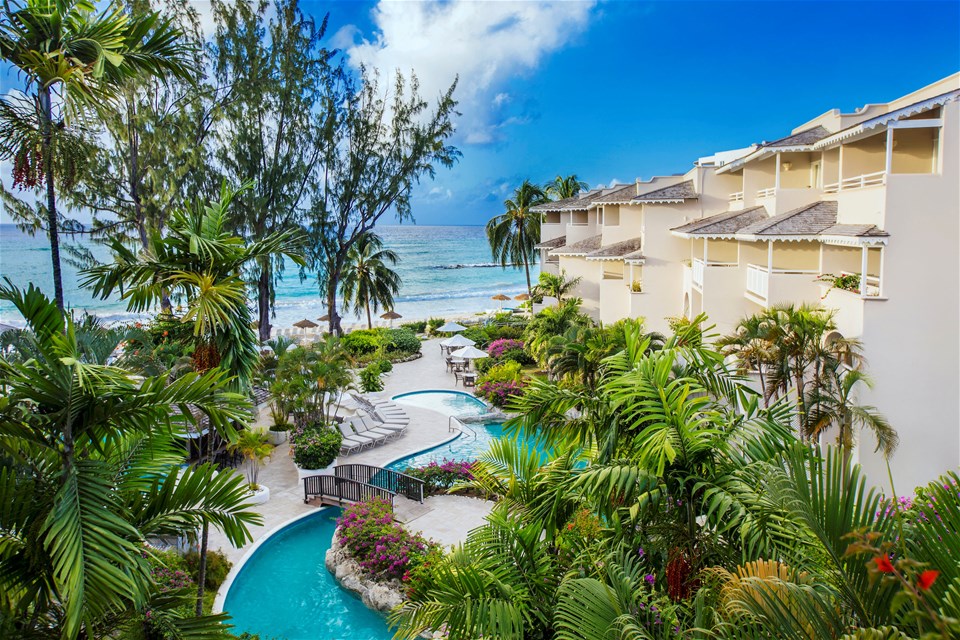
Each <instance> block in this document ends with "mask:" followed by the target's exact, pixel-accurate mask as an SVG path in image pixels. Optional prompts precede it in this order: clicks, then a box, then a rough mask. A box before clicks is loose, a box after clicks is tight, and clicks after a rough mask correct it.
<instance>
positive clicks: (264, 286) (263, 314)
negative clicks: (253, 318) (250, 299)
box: [257, 258, 273, 342]
mask: <svg viewBox="0 0 960 640" xmlns="http://www.w3.org/2000/svg"><path fill="white" fill-rule="evenodd" d="M267 261H268V262H269V258H268V259H267ZM270 276H271V274H270V265H269V264H267V265H260V278H259V279H258V280H257V320H259V321H260V329H259V332H260V342H266V341H267V340H269V339H270V330H271V329H272V328H273V327H272V326H271V325H270Z"/></svg>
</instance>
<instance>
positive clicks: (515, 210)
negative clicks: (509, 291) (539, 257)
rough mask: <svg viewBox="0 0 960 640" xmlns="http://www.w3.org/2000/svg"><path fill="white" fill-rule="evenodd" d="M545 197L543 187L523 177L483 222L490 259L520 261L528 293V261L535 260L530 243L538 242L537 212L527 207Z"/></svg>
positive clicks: (534, 252)
mask: <svg viewBox="0 0 960 640" xmlns="http://www.w3.org/2000/svg"><path fill="white" fill-rule="evenodd" d="M546 200H547V197H546V194H545V193H544V192H543V189H541V188H540V187H538V186H537V185H535V184H533V183H531V182H530V181H529V180H524V181H523V183H522V184H521V185H520V186H519V187H517V188H516V190H515V191H514V193H513V197H512V198H509V199H507V200H505V201H504V203H503V208H504V210H505V211H504V213H501V214H498V215H496V216H494V217H493V218H491V219H490V221H489V222H487V228H486V230H487V240H488V241H489V242H490V251H491V253H492V254H493V259H494V260H495V261H496V262H498V263H499V264H502V265H503V266H505V267H506V266H510V265H523V269H524V272H525V273H526V276H527V293H530V291H531V289H532V285H531V283H530V263H531V262H533V261H535V260H536V252H537V250H536V249H534V246H535V245H536V244H537V243H539V242H540V214H539V213H537V212H535V211H531V210H530V208H531V207H534V206H536V205H538V204H542V203H543V202H545V201H546Z"/></svg>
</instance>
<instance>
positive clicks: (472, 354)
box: [450, 347, 490, 360]
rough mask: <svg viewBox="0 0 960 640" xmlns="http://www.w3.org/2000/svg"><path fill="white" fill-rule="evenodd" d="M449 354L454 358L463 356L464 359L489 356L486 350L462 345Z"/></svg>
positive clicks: (477, 358)
mask: <svg viewBox="0 0 960 640" xmlns="http://www.w3.org/2000/svg"><path fill="white" fill-rule="evenodd" d="M450 355H451V356H453V357H454V358H463V359H464V360H479V359H480V358H489V357H490V356H489V355H488V354H487V352H486V351H481V350H480V349H477V348H476V347H464V348H463V349H457V350H456V351H454V352H453V353H451V354H450Z"/></svg>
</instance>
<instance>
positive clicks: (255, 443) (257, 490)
mask: <svg viewBox="0 0 960 640" xmlns="http://www.w3.org/2000/svg"><path fill="white" fill-rule="evenodd" d="M229 449H230V451H232V452H240V455H242V456H243V457H244V459H245V460H246V461H247V469H246V476H247V486H248V487H249V488H250V493H251V497H252V499H251V503H253V504H263V503H264V502H266V501H267V500H269V499H270V489H268V488H267V487H265V486H263V485H261V484H260V482H259V479H260V469H261V468H262V467H263V461H264V460H266V459H267V457H269V455H270V452H271V451H273V445H271V444H270V443H269V442H268V436H267V434H266V432H264V431H262V430H259V429H258V430H254V429H246V430H244V431H241V432H240V435H239V436H238V437H237V441H236V442H233V443H231V444H230V446H229Z"/></svg>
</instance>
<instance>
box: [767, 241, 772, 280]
mask: <svg viewBox="0 0 960 640" xmlns="http://www.w3.org/2000/svg"><path fill="white" fill-rule="evenodd" d="M771 271H773V240H767V273H770V272H771Z"/></svg>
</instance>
